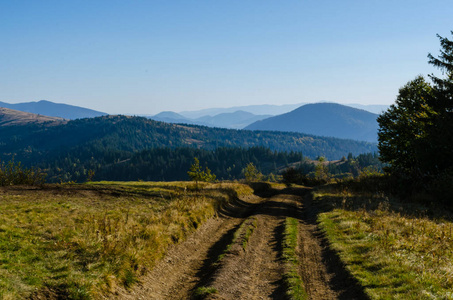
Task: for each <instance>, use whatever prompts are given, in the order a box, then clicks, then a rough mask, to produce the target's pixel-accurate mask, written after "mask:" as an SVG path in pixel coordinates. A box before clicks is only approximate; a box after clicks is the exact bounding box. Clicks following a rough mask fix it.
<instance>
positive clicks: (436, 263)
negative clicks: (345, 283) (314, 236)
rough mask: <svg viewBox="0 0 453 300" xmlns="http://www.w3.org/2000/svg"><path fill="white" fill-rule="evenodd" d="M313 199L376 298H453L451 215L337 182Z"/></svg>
mask: <svg viewBox="0 0 453 300" xmlns="http://www.w3.org/2000/svg"><path fill="white" fill-rule="evenodd" d="M314 199H315V202H316V203H317V204H318V205H319V206H320V207H323V208H324V211H325V212H324V213H321V214H320V215H319V218H318V221H319V222H320V226H321V227H322V228H323V230H324V231H325V232H326V236H327V238H328V239H329V241H330V243H331V244H332V246H333V248H334V249H335V250H337V251H338V252H339V255H340V257H341V259H342V260H343V262H344V263H345V264H346V265H347V268H348V269H349V270H350V272H351V273H352V275H353V276H354V277H356V278H357V279H358V280H359V282H360V283H361V284H362V286H363V287H364V289H365V291H366V293H367V294H368V295H369V296H370V297H371V298H372V299H453V292H452V291H453V263H452V261H453V254H452V252H451V249H453V232H452V227H453V223H452V218H451V215H447V214H446V213H445V212H441V211H437V212H436V211H434V210H432V209H427V208H426V207H422V206H421V205H417V204H414V203H401V202H397V201H393V200H392V199H389V198H387V197H385V196H383V195H379V194H367V193H358V192H353V193H351V192H349V191H348V190H346V189H338V188H335V187H334V188H332V187H324V188H322V189H319V190H318V191H317V192H315V193H314Z"/></svg>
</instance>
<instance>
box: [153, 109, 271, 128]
mask: <svg viewBox="0 0 453 300" xmlns="http://www.w3.org/2000/svg"><path fill="white" fill-rule="evenodd" d="M268 117H271V115H254V114H252V113H249V112H245V111H240V110H239V111H235V112H231V113H222V114H218V115H215V116H210V115H206V116H202V117H200V118H197V119H190V118H186V117H184V116H183V115H181V114H178V113H175V112H172V111H164V112H161V113H159V114H157V115H155V116H152V117H149V118H150V119H152V120H156V121H161V122H167V123H176V124H193V125H201V126H209V127H220V128H231V129H242V128H244V127H246V126H247V125H250V124H252V123H253V122H256V121H258V120H262V119H265V118H268Z"/></svg>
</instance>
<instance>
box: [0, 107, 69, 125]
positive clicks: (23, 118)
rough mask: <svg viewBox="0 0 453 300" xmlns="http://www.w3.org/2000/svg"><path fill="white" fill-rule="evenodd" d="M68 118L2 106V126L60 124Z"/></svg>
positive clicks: (0, 113)
mask: <svg viewBox="0 0 453 300" xmlns="http://www.w3.org/2000/svg"><path fill="white" fill-rule="evenodd" d="M65 122H66V120H65V119H62V118H57V117H48V116H42V115H37V114H32V113H27V112H23V111H18V110H13V109H9V108H3V107H0V126H21V125H29V124H44V125H53V126H55V125H60V124H62V123H65Z"/></svg>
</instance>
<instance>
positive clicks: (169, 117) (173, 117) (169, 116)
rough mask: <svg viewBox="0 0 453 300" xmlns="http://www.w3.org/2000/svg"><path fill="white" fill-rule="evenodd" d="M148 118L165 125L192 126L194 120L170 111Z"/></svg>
mask: <svg viewBox="0 0 453 300" xmlns="http://www.w3.org/2000/svg"><path fill="white" fill-rule="evenodd" d="M149 118H150V119H152V120H155V121H160V122H167V123H180V124H194V120H191V119H189V118H186V117H184V116H183V115H180V114H178V113H175V112H172V111H163V112H161V113H158V114H157V115H154V116H151V117H149Z"/></svg>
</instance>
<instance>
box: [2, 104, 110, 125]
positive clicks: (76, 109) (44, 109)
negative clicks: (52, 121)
mask: <svg viewBox="0 0 453 300" xmlns="http://www.w3.org/2000/svg"><path fill="white" fill-rule="evenodd" d="M0 107H6V108H10V109H15V110H19V111H24V112H29V113H33V114H40V115H45V116H50V117H60V118H64V119H69V120H74V119H82V118H94V117H100V116H105V115H107V114H106V113H104V112H100V111H96V110H92V109H88V108H84V107H80V106H74V105H69V104H63V103H54V102H50V101H47V100H41V101H38V102H23V103H16V104H10V103H6V102H0Z"/></svg>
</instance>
